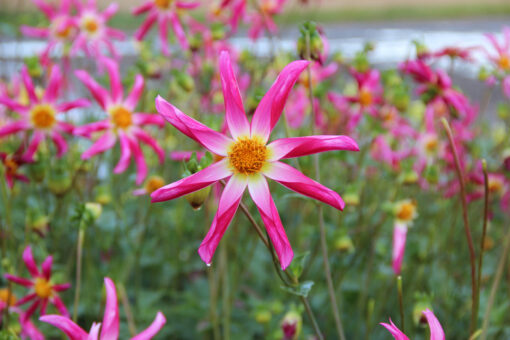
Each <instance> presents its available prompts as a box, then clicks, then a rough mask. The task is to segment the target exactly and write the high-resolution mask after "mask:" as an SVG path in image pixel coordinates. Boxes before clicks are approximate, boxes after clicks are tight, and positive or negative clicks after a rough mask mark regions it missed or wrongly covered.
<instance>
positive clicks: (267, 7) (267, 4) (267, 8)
mask: <svg viewBox="0 0 510 340" xmlns="http://www.w3.org/2000/svg"><path fill="white" fill-rule="evenodd" d="M260 9H261V10H262V12H264V13H266V14H270V13H273V12H274V11H275V10H276V2H275V1H274V0H266V1H264V2H263V3H262V5H261V6H260Z"/></svg>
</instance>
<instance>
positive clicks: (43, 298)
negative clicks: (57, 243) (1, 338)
mask: <svg viewBox="0 0 510 340" xmlns="http://www.w3.org/2000/svg"><path fill="white" fill-rule="evenodd" d="M23 262H25V266H26V267H27V269H28V271H29V273H30V276H31V279H26V278H23V277H18V276H14V275H11V274H5V278H6V279H7V280H9V281H11V282H14V283H17V284H19V285H22V286H24V287H27V288H30V292H29V294H28V295H26V296H25V297H23V298H21V299H20V300H18V302H17V303H16V306H20V305H23V304H25V303H27V302H29V301H34V302H33V303H32V305H31V306H30V307H28V309H27V310H26V312H25V314H24V318H25V319H28V318H30V316H32V314H34V312H35V311H36V310H37V308H40V312H41V315H44V314H46V308H47V307H48V303H51V304H52V305H54V306H55V307H56V308H57V309H58V311H59V312H60V313H61V314H62V315H64V316H69V313H68V312H67V308H66V306H65V305H64V303H63V302H62V300H61V299H60V297H59V296H58V292H61V291H64V290H66V289H69V287H70V286H71V285H70V284H69V283H63V284H54V283H53V282H51V266H52V263H53V257H52V256H48V257H47V258H46V259H45V260H44V261H43V263H42V264H41V270H39V268H37V265H36V263H35V261H34V257H33V255H32V248H30V246H27V247H26V248H25V250H24V251H23Z"/></svg>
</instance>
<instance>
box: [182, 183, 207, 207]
mask: <svg viewBox="0 0 510 340" xmlns="http://www.w3.org/2000/svg"><path fill="white" fill-rule="evenodd" d="M210 192H211V187H210V186H209V187H205V188H203V189H200V190H198V191H195V192H192V193H191V194H187V195H186V196H184V197H185V198H186V200H187V201H188V203H189V204H190V205H191V207H192V208H193V209H195V210H199V209H200V208H201V207H202V205H203V204H204V202H205V200H206V199H207V197H208V196H209V193H210Z"/></svg>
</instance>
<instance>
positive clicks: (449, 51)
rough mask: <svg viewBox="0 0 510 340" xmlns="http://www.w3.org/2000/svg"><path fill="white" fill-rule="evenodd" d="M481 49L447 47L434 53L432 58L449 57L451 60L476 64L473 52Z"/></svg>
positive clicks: (475, 47)
mask: <svg viewBox="0 0 510 340" xmlns="http://www.w3.org/2000/svg"><path fill="white" fill-rule="evenodd" d="M478 49H480V47H478V46H471V47H459V46H447V47H445V48H442V49H440V50H438V51H436V52H434V53H431V54H430V56H432V57H435V58H440V57H449V58H451V59H462V60H464V61H467V62H474V61H475V59H474V58H473V52H474V51H476V50H478Z"/></svg>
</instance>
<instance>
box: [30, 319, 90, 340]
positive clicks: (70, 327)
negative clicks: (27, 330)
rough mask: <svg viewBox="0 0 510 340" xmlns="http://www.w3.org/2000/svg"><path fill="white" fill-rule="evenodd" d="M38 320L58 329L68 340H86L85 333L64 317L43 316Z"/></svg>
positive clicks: (86, 335)
mask: <svg viewBox="0 0 510 340" xmlns="http://www.w3.org/2000/svg"><path fill="white" fill-rule="evenodd" d="M39 320H41V321H42V322H46V323H49V324H50V325H53V326H55V327H57V328H59V329H60V330H61V331H62V332H64V333H65V334H66V335H67V336H68V337H69V339H70V340H87V338H88V334H87V332H85V331H84V330H83V329H82V328H81V327H80V326H78V325H77V324H75V323H74V322H73V321H71V320H70V319H69V318H66V317H64V316H60V315H44V316H41V317H40V318H39Z"/></svg>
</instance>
